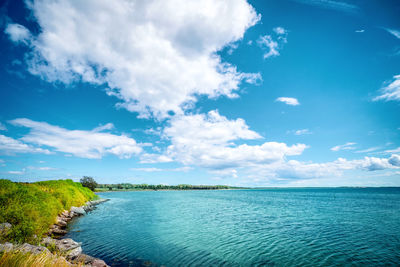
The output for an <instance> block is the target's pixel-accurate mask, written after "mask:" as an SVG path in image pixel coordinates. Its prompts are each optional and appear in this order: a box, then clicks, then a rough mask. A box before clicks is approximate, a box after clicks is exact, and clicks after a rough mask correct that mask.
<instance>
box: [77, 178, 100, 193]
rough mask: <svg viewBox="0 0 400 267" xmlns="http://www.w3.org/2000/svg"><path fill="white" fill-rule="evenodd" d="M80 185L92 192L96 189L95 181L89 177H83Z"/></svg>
mask: <svg viewBox="0 0 400 267" xmlns="http://www.w3.org/2000/svg"><path fill="white" fill-rule="evenodd" d="M81 184H82V185H83V186H84V187H87V188H89V189H90V190H92V191H94V190H95V189H96V187H97V183H96V181H95V180H94V179H93V178H92V177H89V176H83V178H82V179H81Z"/></svg>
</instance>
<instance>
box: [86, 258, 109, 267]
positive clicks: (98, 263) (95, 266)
mask: <svg viewBox="0 0 400 267" xmlns="http://www.w3.org/2000/svg"><path fill="white" fill-rule="evenodd" d="M90 266H92V267H109V266H108V265H107V264H106V263H105V262H104V261H103V260H100V259H95V260H94V261H92V263H91V264H90Z"/></svg>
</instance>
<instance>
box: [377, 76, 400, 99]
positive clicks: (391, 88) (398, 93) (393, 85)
mask: <svg viewBox="0 0 400 267" xmlns="http://www.w3.org/2000/svg"><path fill="white" fill-rule="evenodd" d="M388 83H389V84H388ZM386 84H388V85H386V86H384V87H382V88H381V89H380V90H379V91H380V93H381V95H379V96H377V97H375V98H373V101H378V100H384V101H400V75H395V76H393V80H392V81H389V82H386Z"/></svg>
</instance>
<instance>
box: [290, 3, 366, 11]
mask: <svg viewBox="0 0 400 267" xmlns="http://www.w3.org/2000/svg"><path fill="white" fill-rule="evenodd" d="M293 1H296V2H299V3H302V4H306V5H311V6H315V7H319V8H324V9H332V10H337V11H342V12H346V13H352V14H355V13H358V12H359V10H360V8H359V7H358V6H356V5H353V4H349V3H346V2H343V1H334V0H293Z"/></svg>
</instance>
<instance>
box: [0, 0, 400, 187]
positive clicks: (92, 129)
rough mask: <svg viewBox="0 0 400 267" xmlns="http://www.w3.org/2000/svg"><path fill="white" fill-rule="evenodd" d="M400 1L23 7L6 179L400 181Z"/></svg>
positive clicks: (7, 76)
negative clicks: (87, 177)
mask: <svg viewBox="0 0 400 267" xmlns="http://www.w3.org/2000/svg"><path fill="white" fill-rule="evenodd" d="M399 14H400V2H399V1H389V0H384V1H382V0H375V1H374V0H371V1H362V0H358V1H357V0H353V1H339V0H270V1H263V0H260V1H256V0H251V1H250V0H249V1H246V0H230V1H215V0H202V1H198V0H193V1H189V0H171V1H166V0H159V1H158V0H153V1H135V0H131V1H129V0H118V1H108V0H86V1H80V0H72V1H70V0H26V1H22V0H13V1H2V4H1V7H0V54H1V57H0V74H1V75H0V178H4V179H10V180H12V181H28V182H34V181H39V180H48V179H73V180H75V181H79V179H80V178H81V177H82V176H92V177H94V178H95V180H96V181H98V182H99V183H147V184H170V185H174V184H225V185H232V186H273V187H275V186H276V187H280V186H282V187H286V186H288V187H303V186H315V187H322V186H400V116H399V115H400V17H399Z"/></svg>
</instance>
